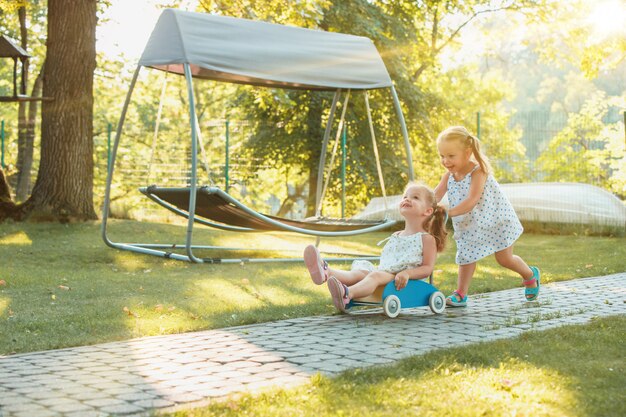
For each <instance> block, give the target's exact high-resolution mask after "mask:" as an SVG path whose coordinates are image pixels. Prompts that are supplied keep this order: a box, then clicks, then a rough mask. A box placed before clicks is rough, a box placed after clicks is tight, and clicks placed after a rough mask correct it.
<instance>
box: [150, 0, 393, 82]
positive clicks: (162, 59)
mask: <svg viewBox="0 0 626 417" xmlns="http://www.w3.org/2000/svg"><path fill="white" fill-rule="evenodd" d="M186 63H187V64H190V66H191V71H192V74H193V76H194V77H197V78H205V79H212V80H220V81H226V82H233V83H242V84H252V85H260V86H267V87H279V88H298V89H307V90H336V89H339V88H342V89H363V90H365V89H374V88H383V87H391V86H392V83H391V78H390V77H389V74H388V73H387V69H386V68H385V64H384V63H383V61H382V59H381V57H380V55H379V54H378V51H377V50H376V47H375V46H374V44H373V43H372V41H371V40H370V39H368V38H365V37H361V36H353V35H346V34H342V33H334V32H324V31H321V30H311V29H303V28H299V27H293V26H284V25H277V24H271V23H265V22H257V21H252V20H246V19H236V18H232V17H225V16H216V15H210V14H204V13H193V12H187V11H182V10H175V9H166V10H164V11H163V12H162V14H161V16H160V17H159V20H158V22H157V24H156V26H155V28H154V30H153V31H152V34H151V36H150V39H149V40H148V43H147V45H146V48H145V49H144V52H143V54H142V56H141V59H140V60H139V65H142V66H147V67H152V68H156V69H160V70H165V71H169V72H173V73H178V74H183V73H184V69H183V64H186Z"/></svg>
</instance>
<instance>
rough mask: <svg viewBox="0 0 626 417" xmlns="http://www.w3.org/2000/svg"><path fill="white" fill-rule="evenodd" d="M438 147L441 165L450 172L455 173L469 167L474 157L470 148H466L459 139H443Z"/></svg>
mask: <svg viewBox="0 0 626 417" xmlns="http://www.w3.org/2000/svg"><path fill="white" fill-rule="evenodd" d="M437 147H438V149H439V158H440V159H441V165H443V166H444V167H445V168H446V169H447V170H448V171H449V172H451V173H453V174H455V173H458V172H462V171H463V170H465V169H467V166H468V164H469V163H470V158H471V157H472V150H471V149H470V148H464V147H463V146H461V144H460V143H459V141H458V140H443V141H441V142H440V143H439V145H438V146H437Z"/></svg>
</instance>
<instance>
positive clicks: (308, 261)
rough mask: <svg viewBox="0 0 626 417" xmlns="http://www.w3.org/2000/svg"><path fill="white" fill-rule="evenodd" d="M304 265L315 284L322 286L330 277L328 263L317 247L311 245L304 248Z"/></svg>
mask: <svg viewBox="0 0 626 417" xmlns="http://www.w3.org/2000/svg"><path fill="white" fill-rule="evenodd" d="M304 264H305V265H306V267H307V269H308V270H309V275H311V280H312V281H313V282H314V283H315V284H317V285H321V284H323V283H325V282H326V281H327V280H328V277H329V276H330V274H329V268H328V263H327V262H326V261H325V260H323V259H322V256H321V255H320V252H319V250H317V248H316V247H315V246H313V245H309V246H307V247H306V248H304Z"/></svg>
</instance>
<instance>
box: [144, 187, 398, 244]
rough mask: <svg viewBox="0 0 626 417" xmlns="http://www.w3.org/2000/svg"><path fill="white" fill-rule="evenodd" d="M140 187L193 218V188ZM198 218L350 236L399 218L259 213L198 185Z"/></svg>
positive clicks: (239, 226)
mask: <svg viewBox="0 0 626 417" xmlns="http://www.w3.org/2000/svg"><path fill="white" fill-rule="evenodd" d="M139 191H140V192H141V193H143V194H145V195H146V196H147V197H149V198H150V199H151V200H153V201H155V202H156V203H158V204H159V205H161V206H162V207H165V208H167V209H168V210H171V211H172V212H174V213H176V214H179V215H181V216H184V217H186V218H189V200H190V199H189V194H190V188H172V187H157V186H156V185H151V186H150V187H142V188H140V189H139ZM198 216H200V217H202V218H205V219H209V220H212V221H207V220H204V219H202V218H200V217H198ZM194 221H195V222H197V223H200V224H204V225H206V226H211V227H216V228H218V229H224V230H235V231H246V232H252V231H283V230H287V231H292V232H298V233H302V234H308V235H313V236H350V235H356V234H361V233H369V232H373V231H375V230H381V229H386V228H388V227H391V226H393V225H394V224H396V223H397V221H396V220H383V221H368V220H344V219H327V218H323V217H315V218H311V219H307V220H305V221H299V220H292V219H284V218H281V217H276V216H270V215H266V214H261V213H258V212H256V211H255V210H253V209H251V208H249V207H247V206H246V205H244V204H243V203H241V202H240V201H238V200H236V199H235V198H233V197H232V196H230V195H229V194H227V193H225V192H224V191H222V190H221V189H219V188H217V187H199V188H197V191H196V207H195V213H194ZM214 222H218V223H214Z"/></svg>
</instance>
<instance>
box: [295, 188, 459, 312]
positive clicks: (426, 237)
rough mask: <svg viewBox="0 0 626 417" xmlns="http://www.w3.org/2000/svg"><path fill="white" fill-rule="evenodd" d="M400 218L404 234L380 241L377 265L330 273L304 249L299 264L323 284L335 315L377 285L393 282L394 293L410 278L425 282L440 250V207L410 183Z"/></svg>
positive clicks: (442, 230)
mask: <svg viewBox="0 0 626 417" xmlns="http://www.w3.org/2000/svg"><path fill="white" fill-rule="evenodd" d="M400 214H401V215H402V217H404V230H401V231H399V232H396V233H394V234H392V235H391V236H390V237H389V238H388V239H385V240H384V241H387V243H386V244H385V247H384V248H383V251H382V254H381V255H380V264H379V265H378V267H374V265H373V264H372V263H371V262H368V261H363V260H358V261H354V262H353V264H352V269H351V270H350V271H344V270H341V269H334V268H332V269H331V268H330V267H329V266H328V264H327V263H326V261H324V260H323V259H322V257H321V256H320V253H319V251H318V250H317V248H316V247H315V246H313V245H309V246H307V247H306V248H305V249H304V264H305V265H306V267H307V268H308V270H309V274H310V275H311V279H312V280H313V282H314V283H315V284H317V285H321V284H323V283H324V282H327V283H328V290H329V291H330V294H331V296H332V298H333V304H334V305H335V307H336V308H337V309H338V310H339V311H344V312H345V311H346V306H347V305H348V303H349V302H350V300H351V299H353V298H363V297H366V296H368V295H370V294H373V293H374V291H376V288H378V287H379V286H381V285H386V284H387V283H389V282H391V281H394V284H395V287H396V289H397V290H401V289H403V288H404V287H406V285H407V283H408V281H409V280H410V279H422V278H426V277H428V276H430V274H431V273H432V272H433V268H434V266H435V259H436V258H437V252H441V251H442V250H443V249H444V247H445V241H446V235H447V232H446V227H445V219H446V211H445V209H444V208H443V207H441V206H438V205H437V200H436V199H435V193H434V192H433V190H431V189H429V188H428V187H426V186H424V185H421V184H417V183H410V184H409V185H407V187H406V189H405V191H404V196H403V197H402V200H401V201H400ZM384 241H383V242H384ZM380 243H382V242H380ZM380 243H379V244H380Z"/></svg>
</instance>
